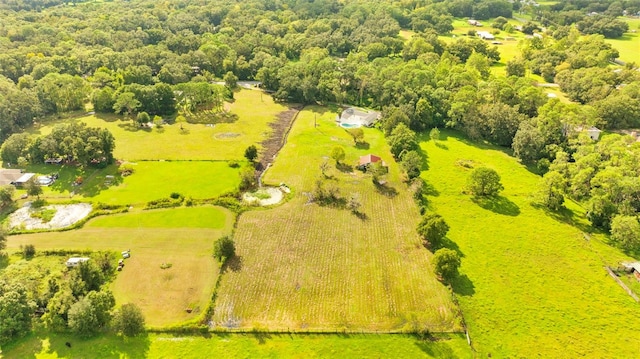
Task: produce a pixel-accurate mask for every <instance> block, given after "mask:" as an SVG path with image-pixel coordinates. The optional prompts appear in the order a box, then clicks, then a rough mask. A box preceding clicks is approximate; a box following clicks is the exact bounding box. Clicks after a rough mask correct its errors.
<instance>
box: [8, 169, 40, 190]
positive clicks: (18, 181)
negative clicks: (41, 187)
mask: <svg viewBox="0 0 640 359" xmlns="http://www.w3.org/2000/svg"><path fill="white" fill-rule="evenodd" d="M35 175H36V174H35V173H30V172H29V173H23V174H22V176H20V178H18V179H16V180H15V181H13V183H12V184H13V185H14V186H16V187H23V186H24V185H25V184H26V183H27V182H29V180H30V179H32V178H33V176H35Z"/></svg>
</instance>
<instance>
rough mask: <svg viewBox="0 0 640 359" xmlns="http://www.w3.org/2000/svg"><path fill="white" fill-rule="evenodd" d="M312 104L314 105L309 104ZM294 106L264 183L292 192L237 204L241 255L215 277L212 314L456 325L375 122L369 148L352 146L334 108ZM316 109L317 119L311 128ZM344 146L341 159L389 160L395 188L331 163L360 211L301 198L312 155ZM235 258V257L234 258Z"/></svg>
mask: <svg viewBox="0 0 640 359" xmlns="http://www.w3.org/2000/svg"><path fill="white" fill-rule="evenodd" d="M314 111H319V112H314ZM325 111H326V109H321V108H316V107H313V108H308V109H307V110H305V111H303V112H301V113H300V115H299V116H298V119H297V120H296V123H295V124H294V126H293V129H292V130H291V133H290V135H289V141H288V143H287V144H286V145H285V146H284V148H283V149H282V151H281V152H280V154H279V155H278V158H277V159H276V161H275V164H274V166H273V167H272V168H271V169H269V170H268V171H267V173H266V176H265V179H264V180H265V182H266V183H280V182H286V183H287V184H289V185H290V186H291V188H292V189H293V190H294V192H295V193H296V195H295V196H294V198H293V199H292V200H291V201H290V202H288V203H286V204H284V205H282V206H280V207H277V208H274V209H270V210H264V211H252V212H248V213H244V214H243V215H242V216H241V218H240V220H239V223H238V227H237V231H236V234H235V240H236V246H237V254H238V255H239V257H240V260H239V262H240V263H236V264H235V267H236V268H235V269H233V268H232V269H231V270H229V271H228V272H227V273H226V274H225V275H224V277H223V279H222V284H221V288H220V290H219V292H218V300H217V302H216V313H215V316H214V321H215V322H216V323H217V324H218V325H222V326H231V327H238V326H239V327H243V328H251V327H259V328H271V329H287V328H290V329H297V330H300V329H327V330H333V329H347V330H361V329H362V330H393V329H412V328H414V327H425V326H426V327H427V328H429V329H431V330H432V331H450V330H454V329H459V326H458V320H457V319H456V317H455V314H454V312H455V308H454V305H453V304H452V302H451V298H450V294H449V293H448V292H447V290H446V289H445V287H444V286H442V284H440V283H439V282H438V281H437V280H436V279H435V278H434V275H433V273H432V271H431V265H430V258H431V255H430V253H429V252H428V251H427V250H426V249H424V248H423V247H422V246H421V244H420V241H419V239H418V238H417V236H416V234H415V225H416V224H417V222H418V220H419V215H418V211H417V208H416V206H415V204H414V203H413V201H412V200H411V198H410V196H409V195H408V193H407V192H406V190H405V189H404V185H403V184H402V183H400V182H399V180H398V169H397V166H396V165H395V163H393V161H392V158H391V155H390V153H389V150H388V148H387V146H386V144H385V143H384V141H383V138H382V135H381V133H380V132H378V131H377V130H371V129H365V134H366V135H365V138H366V140H367V141H368V142H369V145H370V149H368V150H367V149H356V148H355V147H354V146H353V143H352V141H351V139H350V137H349V136H348V134H347V133H346V132H345V131H344V130H343V129H341V128H340V127H338V126H336V124H335V121H334V120H335V113H333V112H325ZM316 116H317V122H318V127H316V128H314V118H315V117H316ZM335 145H341V146H343V147H344V148H345V150H346V152H347V157H346V160H345V161H344V162H345V163H346V164H349V165H352V164H354V163H355V162H356V161H357V159H358V156H359V155H364V154H366V153H374V154H378V155H381V156H382V157H383V158H384V159H385V160H386V161H387V162H389V163H390V164H391V174H390V175H389V180H390V186H392V187H394V188H395V189H396V191H397V195H396V196H395V197H387V196H385V195H383V194H381V193H378V192H377V191H376V189H375V188H374V186H373V184H372V182H371V178H370V177H369V176H367V175H363V174H362V173H360V172H353V173H346V172H345V173H343V172H340V171H338V170H336V169H335V168H333V163H334V162H333V161H332V162H331V163H332V169H331V170H330V171H329V173H328V174H329V175H330V176H333V177H334V179H330V180H327V181H328V182H330V183H335V184H336V185H337V186H339V187H340V190H341V195H342V196H346V197H348V196H349V195H350V194H351V193H357V194H359V195H360V200H361V202H362V204H363V207H362V212H364V213H365V214H366V216H367V219H365V220H362V219H359V218H358V217H356V216H355V215H353V214H351V213H350V212H349V211H347V210H345V209H337V208H330V207H320V206H319V205H317V204H310V205H306V204H305V203H306V201H307V197H306V196H305V195H304V194H303V192H306V191H311V189H312V187H313V184H314V183H315V182H314V181H315V179H316V178H317V177H319V176H320V169H319V168H318V166H319V164H320V163H321V161H322V160H323V156H327V155H328V154H329V153H330V151H331V148H332V147H333V146H335ZM232 267H233V266H232Z"/></svg>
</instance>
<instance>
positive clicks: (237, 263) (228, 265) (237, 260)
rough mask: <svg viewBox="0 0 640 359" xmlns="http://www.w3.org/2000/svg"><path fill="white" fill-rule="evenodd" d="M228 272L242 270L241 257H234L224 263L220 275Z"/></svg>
mask: <svg viewBox="0 0 640 359" xmlns="http://www.w3.org/2000/svg"><path fill="white" fill-rule="evenodd" d="M228 270H230V271H232V272H239V271H241V270H242V256H239V255H237V254H236V255H235V256H233V257H231V258H229V259H227V260H226V261H224V264H223V265H222V273H223V274H224V273H227V271H228Z"/></svg>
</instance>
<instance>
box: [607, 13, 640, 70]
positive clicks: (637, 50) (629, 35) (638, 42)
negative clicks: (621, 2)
mask: <svg viewBox="0 0 640 359" xmlns="http://www.w3.org/2000/svg"><path fill="white" fill-rule="evenodd" d="M620 19H621V20H623V21H625V22H626V23H627V24H629V31H628V32H626V33H625V34H624V35H622V37H620V38H618V39H605V40H604V41H605V42H606V43H609V44H611V46H613V47H614V48H615V49H616V50H618V52H619V53H620V57H619V59H620V60H622V61H624V62H635V63H636V64H638V63H640V33H639V31H640V19H637V18H636V19H634V18H627V17H624V18H620Z"/></svg>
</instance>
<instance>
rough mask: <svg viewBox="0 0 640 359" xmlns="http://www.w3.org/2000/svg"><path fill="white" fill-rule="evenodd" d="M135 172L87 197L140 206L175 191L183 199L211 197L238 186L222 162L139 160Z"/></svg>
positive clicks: (233, 173)
mask: <svg viewBox="0 0 640 359" xmlns="http://www.w3.org/2000/svg"><path fill="white" fill-rule="evenodd" d="M133 168H134V169H135V172H134V173H133V174H132V175H130V176H127V177H124V178H122V182H121V183H112V184H111V185H104V184H101V186H102V187H104V190H102V191H100V192H99V193H97V194H95V195H94V196H91V195H89V194H87V198H88V199H90V200H92V201H96V202H103V203H108V204H140V203H144V202H148V201H151V200H155V199H159V198H167V197H169V196H170V195H171V193H173V192H176V193H180V194H182V195H184V196H185V197H193V198H212V197H216V196H219V195H221V194H223V193H226V192H231V191H234V190H235V189H237V188H238V185H239V184H240V176H239V175H238V171H239V170H238V169H237V168H231V167H229V165H228V164H227V163H226V162H211V161H170V162H169V161H163V162H158V161H154V162H149V161H141V162H137V163H135V164H134V165H133Z"/></svg>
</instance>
